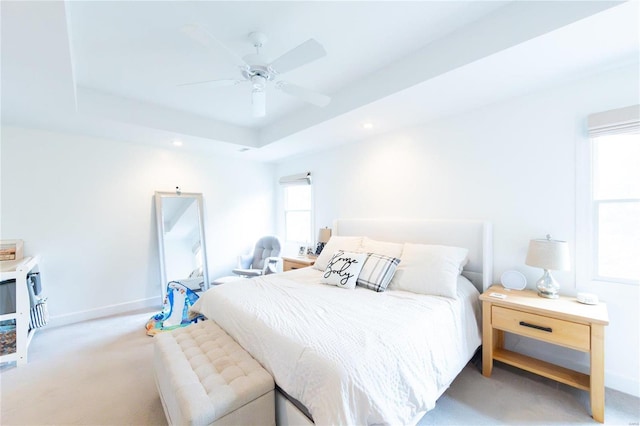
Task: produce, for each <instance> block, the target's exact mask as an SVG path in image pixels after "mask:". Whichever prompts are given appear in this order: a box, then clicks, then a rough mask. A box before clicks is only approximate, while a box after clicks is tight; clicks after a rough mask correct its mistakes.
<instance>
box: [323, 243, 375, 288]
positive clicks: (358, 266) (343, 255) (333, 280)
mask: <svg viewBox="0 0 640 426" xmlns="http://www.w3.org/2000/svg"><path fill="white" fill-rule="evenodd" d="M322 252H323V253H324V250H322ZM366 258H367V254H366V253H354V252H348V251H342V250H340V251H338V252H336V253H334V254H333V256H332V257H331V259H329V263H328V265H327V268H326V269H325V270H324V274H323V275H322V279H321V280H320V282H323V283H325V284H332V285H337V286H338V287H342V288H346V289H350V290H353V289H354V288H356V282H357V281H358V276H359V275H360V271H361V270H362V266H363V265H364V261H365V259H366Z"/></svg>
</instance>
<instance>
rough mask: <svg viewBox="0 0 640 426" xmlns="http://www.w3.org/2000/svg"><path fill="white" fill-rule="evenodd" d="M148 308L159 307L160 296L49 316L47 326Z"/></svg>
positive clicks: (62, 324)
mask: <svg viewBox="0 0 640 426" xmlns="http://www.w3.org/2000/svg"><path fill="white" fill-rule="evenodd" d="M149 308H158V309H160V308H161V304H160V298H159V297H151V298H149V299H140V300H134V301H132V302H125V303H118V304H115V305H108V306H102V307H100V308H95V309H88V310H86V311H78V312H72V313H70V314H64V315H56V316H52V317H51V318H50V321H49V324H47V328H53V327H61V326H64V325H69V324H76V323H79V322H82V321H88V320H93V319H97V318H103V317H106V316H110V315H118V314H123V313H126V312H131V311H135V310H139V309H149Z"/></svg>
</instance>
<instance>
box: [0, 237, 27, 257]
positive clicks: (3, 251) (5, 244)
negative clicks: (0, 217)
mask: <svg viewBox="0 0 640 426" xmlns="http://www.w3.org/2000/svg"><path fill="white" fill-rule="evenodd" d="M23 247H24V242H23V241H22V240H0V262H7V261H17V260H22V258H23V257H24V251H23Z"/></svg>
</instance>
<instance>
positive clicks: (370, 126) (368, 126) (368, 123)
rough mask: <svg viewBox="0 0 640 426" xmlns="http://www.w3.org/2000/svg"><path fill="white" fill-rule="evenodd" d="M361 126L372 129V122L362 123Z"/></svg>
mask: <svg viewBox="0 0 640 426" xmlns="http://www.w3.org/2000/svg"><path fill="white" fill-rule="evenodd" d="M362 128H363V129H366V130H369V129H373V123H370V122H366V123H363V124H362Z"/></svg>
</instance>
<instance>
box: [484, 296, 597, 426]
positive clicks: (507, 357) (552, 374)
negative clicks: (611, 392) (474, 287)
mask: <svg viewBox="0 0 640 426" xmlns="http://www.w3.org/2000/svg"><path fill="white" fill-rule="evenodd" d="M492 293H494V294H495V293H498V294H502V295H505V296H506V297H505V298H499V297H495V296H491V294H492ZM480 300H481V301H482V322H483V324H482V374H483V375H484V376H485V377H491V371H492V369H493V361H494V360H497V361H501V362H504V363H505V364H509V365H513V366H514V367H518V368H521V369H523V370H527V371H529V372H532V373H535V374H538V375H541V376H544V377H548V378H550V379H553V380H556V381H558V382H561V383H564V384H567V385H570V386H573V387H576V388H578V389H582V390H586V391H588V392H590V396H591V412H592V416H593V419H594V420H596V421H598V422H600V423H603V422H604V327H605V326H606V325H608V324H609V315H608V313H607V306H606V305H605V304H604V303H599V304H597V305H585V304H582V303H579V302H578V301H577V300H576V299H575V298H571V297H560V298H558V299H546V298H543V297H540V296H538V295H537V293H535V292H533V291H528V290H524V291H508V290H506V289H504V288H503V287H502V286H492V287H490V288H489V289H488V290H487V291H485V292H484V293H483V294H482V295H481V296H480ZM504 332H509V333H514V334H518V335H520V336H526V337H531V338H533V339H538V340H542V341H544V342H548V343H552V344H555V345H560V346H565V347H567V348H571V349H575V350H578V351H582V352H588V353H589V354H590V359H591V366H590V374H588V375H587V374H583V373H579V372H577V371H574V370H570V369H567V368H564V367H560V366H558V365H555V364H551V363H548V362H545V361H541V360H538V359H535V358H532V357H529V356H526V355H522V354H519V353H516V352H512V351H509V350H507V349H504Z"/></svg>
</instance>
